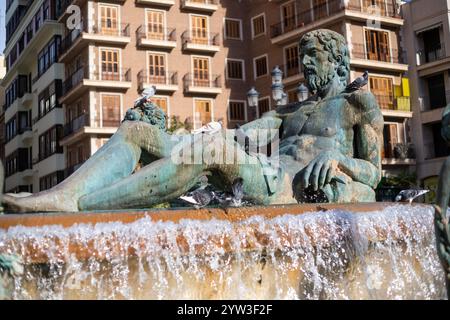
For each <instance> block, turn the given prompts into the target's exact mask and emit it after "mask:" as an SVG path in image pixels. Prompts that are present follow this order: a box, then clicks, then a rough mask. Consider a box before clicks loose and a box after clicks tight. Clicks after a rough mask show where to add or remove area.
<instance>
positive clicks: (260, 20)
mask: <svg viewBox="0 0 450 320" xmlns="http://www.w3.org/2000/svg"><path fill="white" fill-rule="evenodd" d="M265 33H266V23H265V16H264V14H261V15H259V16H256V17H254V18H252V37H253V38H255V37H257V36H259V35H262V34H265Z"/></svg>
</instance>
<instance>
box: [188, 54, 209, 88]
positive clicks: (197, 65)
mask: <svg viewBox="0 0 450 320" xmlns="http://www.w3.org/2000/svg"><path fill="white" fill-rule="evenodd" d="M192 61H193V69H194V70H193V71H194V86H199V87H209V59H208V58H200V57H194V58H193V59H192Z"/></svg>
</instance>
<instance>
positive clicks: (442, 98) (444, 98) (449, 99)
mask: <svg viewBox="0 0 450 320" xmlns="http://www.w3.org/2000/svg"><path fill="white" fill-rule="evenodd" d="M436 91H437V90H436ZM448 104H450V90H448V91H445V92H444V91H439V92H435V94H434V95H433V97H432V98H431V97H430V96H429V95H422V96H420V97H419V107H420V111H422V112H427V111H433V110H441V109H442V108H445V107H446V106H447V105H448Z"/></svg>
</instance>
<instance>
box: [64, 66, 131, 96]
mask: <svg viewBox="0 0 450 320" xmlns="http://www.w3.org/2000/svg"><path fill="white" fill-rule="evenodd" d="M84 79H86V80H101V81H119V82H120V81H126V82H130V81H131V69H130V68H122V69H120V68H113V69H112V70H111V71H90V72H88V71H87V70H85V69H84V67H81V68H79V69H78V70H77V71H75V72H74V73H72V75H70V76H69V77H68V78H67V79H66V80H65V81H64V84H63V96H64V95H66V94H67V93H69V92H70V91H71V90H72V89H73V88H74V87H76V86H77V85H78V84H80V83H81V82H82V81H83V80H84Z"/></svg>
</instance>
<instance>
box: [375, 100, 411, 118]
mask: <svg viewBox="0 0 450 320" xmlns="http://www.w3.org/2000/svg"><path fill="white" fill-rule="evenodd" d="M375 97H376V99H377V102H378V105H379V106H380V109H381V113H382V114H383V116H385V117H394V118H412V116H413V113H412V112H411V98H410V97H395V98H394V97H393V96H389V95H379V94H375Z"/></svg>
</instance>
